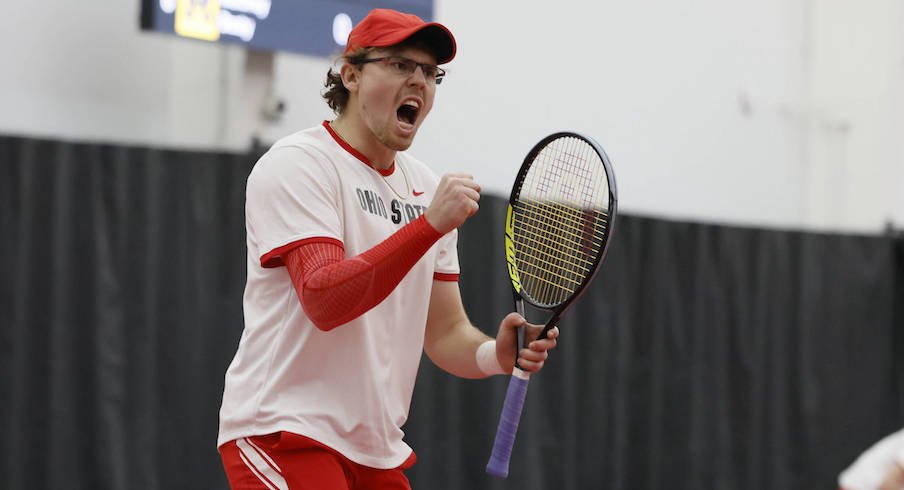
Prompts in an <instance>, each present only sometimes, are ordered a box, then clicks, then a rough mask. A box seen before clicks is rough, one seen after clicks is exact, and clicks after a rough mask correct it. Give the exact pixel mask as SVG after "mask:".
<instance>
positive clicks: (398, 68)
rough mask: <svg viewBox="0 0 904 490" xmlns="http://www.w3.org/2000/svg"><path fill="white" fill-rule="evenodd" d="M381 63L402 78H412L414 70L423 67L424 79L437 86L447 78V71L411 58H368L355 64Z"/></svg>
mask: <svg viewBox="0 0 904 490" xmlns="http://www.w3.org/2000/svg"><path fill="white" fill-rule="evenodd" d="M377 61H379V62H381V63H383V64H384V65H386V66H388V67H389V69H390V70H391V71H392V72H393V73H395V74H396V75H401V76H406V77H408V76H411V75H413V74H414V70H416V69H417V67H421V72H423V74H424V78H426V79H427V81H428V82H431V81H432V82H435V83H436V84H437V85H439V84H441V83H443V77H444V76H446V70H443V69H442V68H440V67H438V66H436V65H431V64H429V63H418V62H417V61H414V60H412V59H409V58H403V57H401V56H383V57H381V58H367V59H363V60H361V61H358V62H356V63H355V64H358V65H363V64H365V63H374V62H377Z"/></svg>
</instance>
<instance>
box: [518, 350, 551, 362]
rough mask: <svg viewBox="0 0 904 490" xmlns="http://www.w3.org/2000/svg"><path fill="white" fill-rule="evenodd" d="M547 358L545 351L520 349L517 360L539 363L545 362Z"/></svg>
mask: <svg viewBox="0 0 904 490" xmlns="http://www.w3.org/2000/svg"><path fill="white" fill-rule="evenodd" d="M548 357H549V354H548V353H547V352H546V350H541V351H536V350H532V349H521V350H520V351H519V352H518V358H519V359H527V360H528V361H532V362H541V361H545V360H546V359H547V358H548Z"/></svg>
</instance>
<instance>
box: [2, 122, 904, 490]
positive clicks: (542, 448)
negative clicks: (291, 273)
mask: <svg viewBox="0 0 904 490" xmlns="http://www.w3.org/2000/svg"><path fill="white" fill-rule="evenodd" d="M256 154H257V153H256V152H252V153H249V154H228V153H204V152H189V151H165V150H159V149H152V148H137V147H122V146H110V145H102V144H84V143H70V142H57V141H45V140H35V139H27V138H19V137H0V275H2V277H3V280H2V281H0V332H2V333H0V335H2V337H0V338H2V344H0V393H2V394H3V395H4V396H5V400H3V401H2V403H0V421H2V425H0V430H2V431H3V435H4V437H3V442H2V443H0V448H2V452H0V487H2V488H7V489H11V490H18V489H59V488H67V489H189V488H191V489H195V488H204V489H221V488H223V489H225V488H227V486H226V482H225V478H224V477H223V474H222V470H221V467H220V462H219V457H218V455H217V452H216V448H215V447H214V445H215V440H216V429H217V412H218V408H219V403H220V398H221V395H222V385H223V374H224V372H225V369H226V366H227V365H228V363H229V360H230V359H231V357H232V355H233V353H234V351H235V348H236V345H237V342H238V338H239V335H240V333H241V329H242V310H241V296H242V291H243V288H244V277H245V245H244V227H243V220H244V218H243V204H244V203H243V199H244V185H245V179H246V177H247V174H248V172H249V170H250V168H251V166H252V165H253V163H254V160H255V158H256ZM504 208H505V202H504V200H503V199H501V198H498V197H493V196H485V197H484V198H483V199H482V201H481V212H480V213H479V214H478V215H477V216H475V217H474V218H472V219H471V220H470V221H469V222H468V223H466V225H465V226H464V227H463V228H462V230H461V240H460V247H459V248H460V255H461V261H462V278H461V287H462V291H463V296H464V300H465V305H466V307H467V308H468V311H469V314H470V315H471V319H472V320H473V321H474V323H475V324H477V325H479V326H480V327H481V328H483V329H484V330H485V331H487V332H488V333H493V332H495V330H496V327H497V325H498V321H499V319H500V318H501V317H502V316H503V315H505V314H506V313H507V312H509V311H510V310H511V309H512V300H511V293H510V292H509V286H508V282H507V277H506V274H505V271H504V259H503V254H502V240H501V238H502V234H501V232H500V229H501V226H502V220H503V212H504ZM902 305H904V240H902V239H900V238H894V237H892V236H890V235H889V236H878V235H877V236H855V235H844V234H820V233H809V232H799V231H782V230H766V229H754V228H743V227H729V226H717V225H707V224H699V223H685V222H674V221H666V220H661V219H655V218H648V217H641V216H630V215H622V216H621V217H620V220H619V223H618V227H617V229H616V233H615V237H614V241H613V244H612V247H611V249H610V254H609V257H608V258H607V260H606V262H605V263H604V265H603V269H602V271H601V273H600V275H599V276H598V279H597V281H596V282H595V283H594V284H593V286H592V287H591V290H590V291H589V292H588V294H587V295H586V296H585V298H584V299H583V301H582V303H581V304H580V305H579V306H578V307H577V308H576V309H575V310H574V311H573V312H571V313H569V315H568V316H567V317H566V318H565V319H564V320H563V322H562V324H561V330H562V337H561V339H560V343H559V347H558V349H556V351H554V353H553V355H552V357H551V359H550V361H549V362H548V364H547V367H546V369H545V370H544V372H543V373H541V374H540V375H538V376H536V377H534V379H533V380H532V383H531V387H530V392H529V394H528V400H527V404H526V409H525V413H524V417H523V419H522V421H521V428H520V429H519V434H518V440H517V442H516V447H515V451H514V455H513V463H512V468H511V474H510V476H509V478H508V479H507V480H497V479H493V478H491V477H488V476H487V475H486V474H485V473H484V470H483V469H484V466H485V464H486V460H487V457H488V455H489V451H490V447H491V445H492V438H493V435H494V432H495V426H496V423H497V420H498V414H499V409H500V407H501V405H502V398H503V396H504V392H505V387H506V383H507V379H506V378H504V377H495V378H492V379H488V380H480V381H467V380H459V379H457V378H454V377H452V376H449V375H447V374H445V373H443V372H441V371H439V370H438V369H436V368H435V367H433V366H432V365H431V364H430V362H429V361H428V360H426V359H425V360H424V361H423V363H422V371H421V375H420V378H419V380H418V385H417V388H416V390H415V395H414V400H413V403H412V410H411V417H410V420H409V423H408V424H407V425H406V427H405V430H406V433H407V440H408V441H409V443H410V444H411V445H412V446H413V447H414V448H415V450H416V451H417V454H418V459H419V460H418V464H417V465H415V467H414V468H412V470H410V472H409V476H410V478H411V481H412V484H413V486H414V488H416V489H479V488H488V489H502V488H523V489H529V490H530V489H545V488H568V489H589V488H606V489H632V490H633V489H665V488H668V489H695V490H696V489H750V490H754V489H756V490H760V489H762V488H773V489H810V488H814V489H815V488H830V489H831V488H834V487H835V486H836V484H835V478H836V476H837V474H838V472H839V471H841V470H842V469H843V468H844V467H846V466H847V465H848V464H850V462H851V461H853V459H854V458H855V457H856V456H857V454H859V453H860V452H861V451H862V450H863V449H865V448H866V447H868V446H869V445H870V444H872V443H873V442H875V441H876V440H877V439H879V438H880V437H882V436H884V435H885V434H887V433H889V432H891V431H893V430H896V429H897V428H899V427H900V426H901V425H902V419H904V417H902V406H904V405H902V393H904V375H902V373H904V371H902V366H901V363H902V352H904V335H902V330H904V306H902ZM530 316H531V319H532V320H535V321H539V320H540V319H541V318H542V317H543V314H542V312H537V311H531V312H530Z"/></svg>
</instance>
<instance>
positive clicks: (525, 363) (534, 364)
mask: <svg viewBox="0 0 904 490" xmlns="http://www.w3.org/2000/svg"><path fill="white" fill-rule="evenodd" d="M518 365H519V366H520V367H521V370H522V371H527V372H529V373H535V372H537V371H539V370H541V369H543V361H539V362H538V361H531V360H529V359H519V360H518Z"/></svg>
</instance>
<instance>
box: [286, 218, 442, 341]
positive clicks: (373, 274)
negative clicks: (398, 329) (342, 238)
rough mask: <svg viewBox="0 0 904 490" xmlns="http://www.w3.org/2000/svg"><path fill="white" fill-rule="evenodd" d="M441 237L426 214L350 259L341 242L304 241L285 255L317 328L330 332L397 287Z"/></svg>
mask: <svg viewBox="0 0 904 490" xmlns="http://www.w3.org/2000/svg"><path fill="white" fill-rule="evenodd" d="M441 236H442V235H441V234H440V233H439V232H438V231H436V229H435V228H433V227H432V226H431V225H430V224H429V223H428V222H427V221H426V219H424V218H423V217H421V218H419V219H417V220H415V221H413V222H411V223H409V224H408V225H406V226H405V227H403V228H402V229H400V230H399V231H398V232H396V233H394V234H393V235H391V236H390V237H389V238H387V239H386V240H384V241H383V242H381V243H379V244H378V245H376V246H375V247H373V248H372V249H370V250H368V251H366V252H364V253H362V254H360V255H358V256H355V257H351V258H348V259H344V258H343V256H344V251H343V250H342V247H341V246H339V245H332V246H330V245H329V244H327V245H324V244H322V243H316V244H311V245H302V246H300V247H297V248H295V249H293V250H291V251H289V252H288V253H287V254H286V257H285V263H286V267H287V268H288V271H289V275H290V276H291V278H292V283H293V285H294V286H295V291H296V293H297V294H298V297H299V299H300V301H301V304H302V307H303V308H304V311H305V313H306V314H307V315H308V317H309V318H310V319H311V321H312V322H314V324H315V325H316V326H317V328H319V329H321V330H324V331H328V330H332V329H333V328H336V327H338V326H339V325H343V324H345V323H348V322H350V321H352V320H354V319H355V318H357V317H359V316H361V315H362V314H364V313H365V312H367V311H368V310H370V309H371V308H373V307H374V306H376V305H377V304H379V303H380V302H381V301H383V300H384V299H385V298H386V296H389V294H390V293H391V292H392V291H393V289H395V287H396V286H397V285H398V284H399V282H401V280H402V279H403V278H404V277H405V275H406V274H407V273H408V272H409V271H410V270H411V268H412V267H413V266H414V264H415V263H417V261H418V260H420V258H421V257H422V256H423V255H424V253H426V252H427V250H429V249H430V247H431V246H433V244H434V243H436V241H437V240H438V239H439V238H440V237H441Z"/></svg>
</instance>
